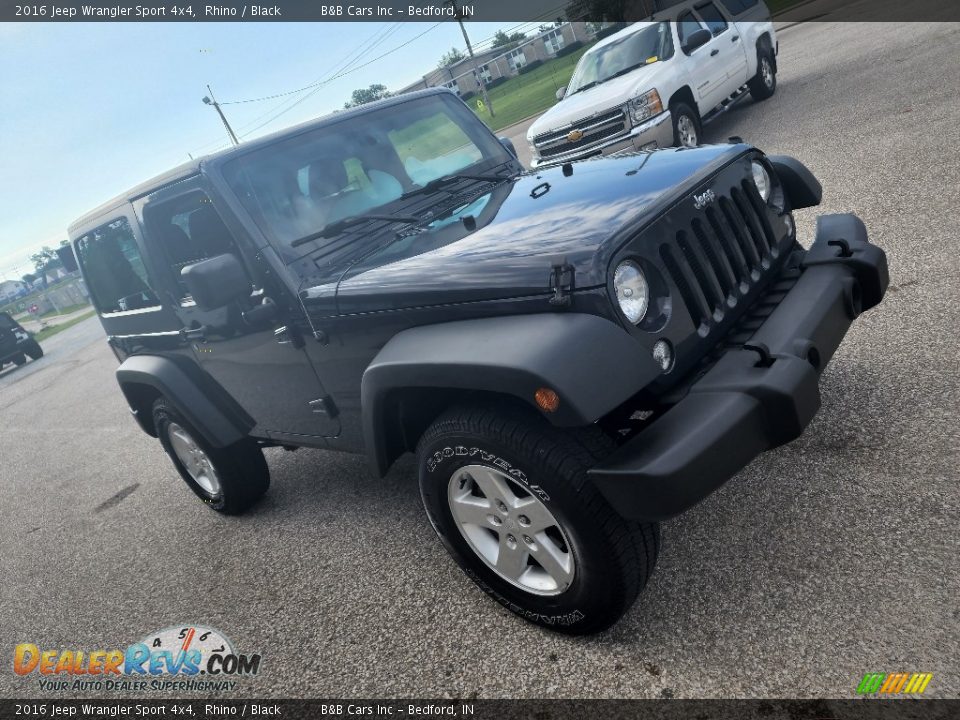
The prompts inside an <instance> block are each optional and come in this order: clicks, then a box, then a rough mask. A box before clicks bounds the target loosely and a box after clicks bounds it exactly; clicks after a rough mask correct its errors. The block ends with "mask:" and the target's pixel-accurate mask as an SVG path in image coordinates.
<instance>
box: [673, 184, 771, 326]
mask: <svg viewBox="0 0 960 720" xmlns="http://www.w3.org/2000/svg"><path fill="white" fill-rule="evenodd" d="M778 255H779V249H778V247H777V239H776V236H775V235H774V231H773V228H772V227H771V225H770V221H769V218H768V217H767V211H766V207H765V204H764V202H763V200H762V199H761V197H760V195H759V193H758V192H757V189H756V187H754V185H753V184H752V183H750V182H749V181H747V180H743V182H741V183H740V185H739V186H734V187H732V188H731V189H730V191H729V193H727V194H723V195H720V196H719V197H718V198H717V201H716V202H715V203H712V204H711V205H710V206H708V207H706V208H705V209H703V210H699V211H697V214H696V215H695V216H694V218H693V219H692V220H690V221H689V223H686V224H685V226H684V227H681V228H680V229H678V230H677V231H676V234H675V236H674V242H672V243H664V244H663V245H661V246H660V258H661V260H662V261H663V264H664V266H665V267H666V269H667V272H668V273H669V274H670V277H671V279H672V280H673V282H674V284H675V285H676V286H677V290H678V291H679V292H680V295H681V297H682V298H683V302H684V305H686V307H687V310H688V311H689V312H690V318H691V320H693V323H694V325H696V326H697V327H698V332H699V333H700V334H701V335H706V334H707V333H708V332H709V331H710V326H711V324H712V323H719V322H721V321H722V320H723V319H724V317H725V315H726V314H727V312H729V311H730V310H732V309H733V308H734V307H736V305H737V300H738V296H739V295H743V294H746V293H747V292H749V290H750V288H751V286H753V285H754V284H756V283H757V282H758V281H759V280H760V279H761V278H762V276H763V275H764V273H765V272H766V271H767V270H768V269H769V268H770V267H771V263H772V261H773V259H774V258H776V257H777V256H778ZM738 291H739V293H738Z"/></svg>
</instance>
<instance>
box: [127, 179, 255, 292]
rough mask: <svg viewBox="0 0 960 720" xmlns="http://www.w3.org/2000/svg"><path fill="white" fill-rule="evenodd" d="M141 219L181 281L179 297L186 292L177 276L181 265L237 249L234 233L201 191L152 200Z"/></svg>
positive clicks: (152, 239) (185, 265) (191, 263)
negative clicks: (156, 201)
mask: <svg viewBox="0 0 960 720" xmlns="http://www.w3.org/2000/svg"><path fill="white" fill-rule="evenodd" d="M143 219H144V225H146V228H147V234H148V236H149V237H150V239H151V241H152V242H154V243H156V244H157V245H159V246H160V248H161V251H162V253H163V255H164V257H165V258H166V260H167V262H169V263H170V268H171V270H172V271H173V274H174V276H175V277H176V278H177V282H179V283H180V289H181V296H182V297H183V296H186V294H187V291H186V286H185V285H184V284H183V281H182V280H181V277H180V272H181V270H183V268H185V267H187V266H188V265H193V264H194V263H198V262H200V261H201V260H207V259H209V258H212V257H215V256H217V255H223V254H224V253H233V252H236V244H235V242H234V240H233V236H232V235H231V233H230V231H229V230H228V229H227V226H226V225H224V223H223V220H222V219H221V218H220V214H219V213H218V212H217V211H216V209H215V208H214V207H213V204H212V203H211V202H210V199H209V198H208V197H207V196H206V194H205V193H203V192H200V191H196V192H191V193H188V194H187V195H183V196H181V197H178V198H174V199H173V200H166V201H164V202H160V203H156V204H154V203H151V204H149V205H147V207H146V208H145V210H144V218H143ZM151 247H152V246H151Z"/></svg>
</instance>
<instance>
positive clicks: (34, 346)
mask: <svg viewBox="0 0 960 720" xmlns="http://www.w3.org/2000/svg"><path fill="white" fill-rule="evenodd" d="M24 352H26V353H27V355H29V356H30V359H31V360H39V359H40V358H42V357H43V348H42V347H40V343H38V342H37V341H36V340H31V341H30V342H29V343H28V344H27V346H26V347H25V348H24Z"/></svg>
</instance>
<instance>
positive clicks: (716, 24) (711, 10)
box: [697, 2, 727, 37]
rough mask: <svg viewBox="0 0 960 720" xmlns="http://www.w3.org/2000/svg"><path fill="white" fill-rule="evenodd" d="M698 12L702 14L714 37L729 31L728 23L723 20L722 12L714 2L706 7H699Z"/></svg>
mask: <svg viewBox="0 0 960 720" xmlns="http://www.w3.org/2000/svg"><path fill="white" fill-rule="evenodd" d="M697 12H698V13H700V17H702V18H703V21H704V22H705V23H706V24H707V29H708V30H710V32H712V33H713V36H714V37H716V36H717V35H719V34H720V33H722V32H723V31H724V30H726V29H727V21H726V20H724V19H723V15H721V14H720V10H719V9H717V6H716V5H714V4H713V3H712V2H711V3H707V4H706V5H698V6H697Z"/></svg>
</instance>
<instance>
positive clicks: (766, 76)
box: [748, 50, 777, 101]
mask: <svg viewBox="0 0 960 720" xmlns="http://www.w3.org/2000/svg"><path fill="white" fill-rule="evenodd" d="M748 85H749V87H750V95H751V96H752V97H753V99H754V100H757V101H760V100H766V99H767V98H769V97H771V96H772V95H773V94H774V93H775V92H776V91H777V71H776V70H774V64H773V55H771V53H770V51H769V50H758V51H757V74H756V75H755V76H754V77H753V79H752V80H750V82H749V83H748Z"/></svg>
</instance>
